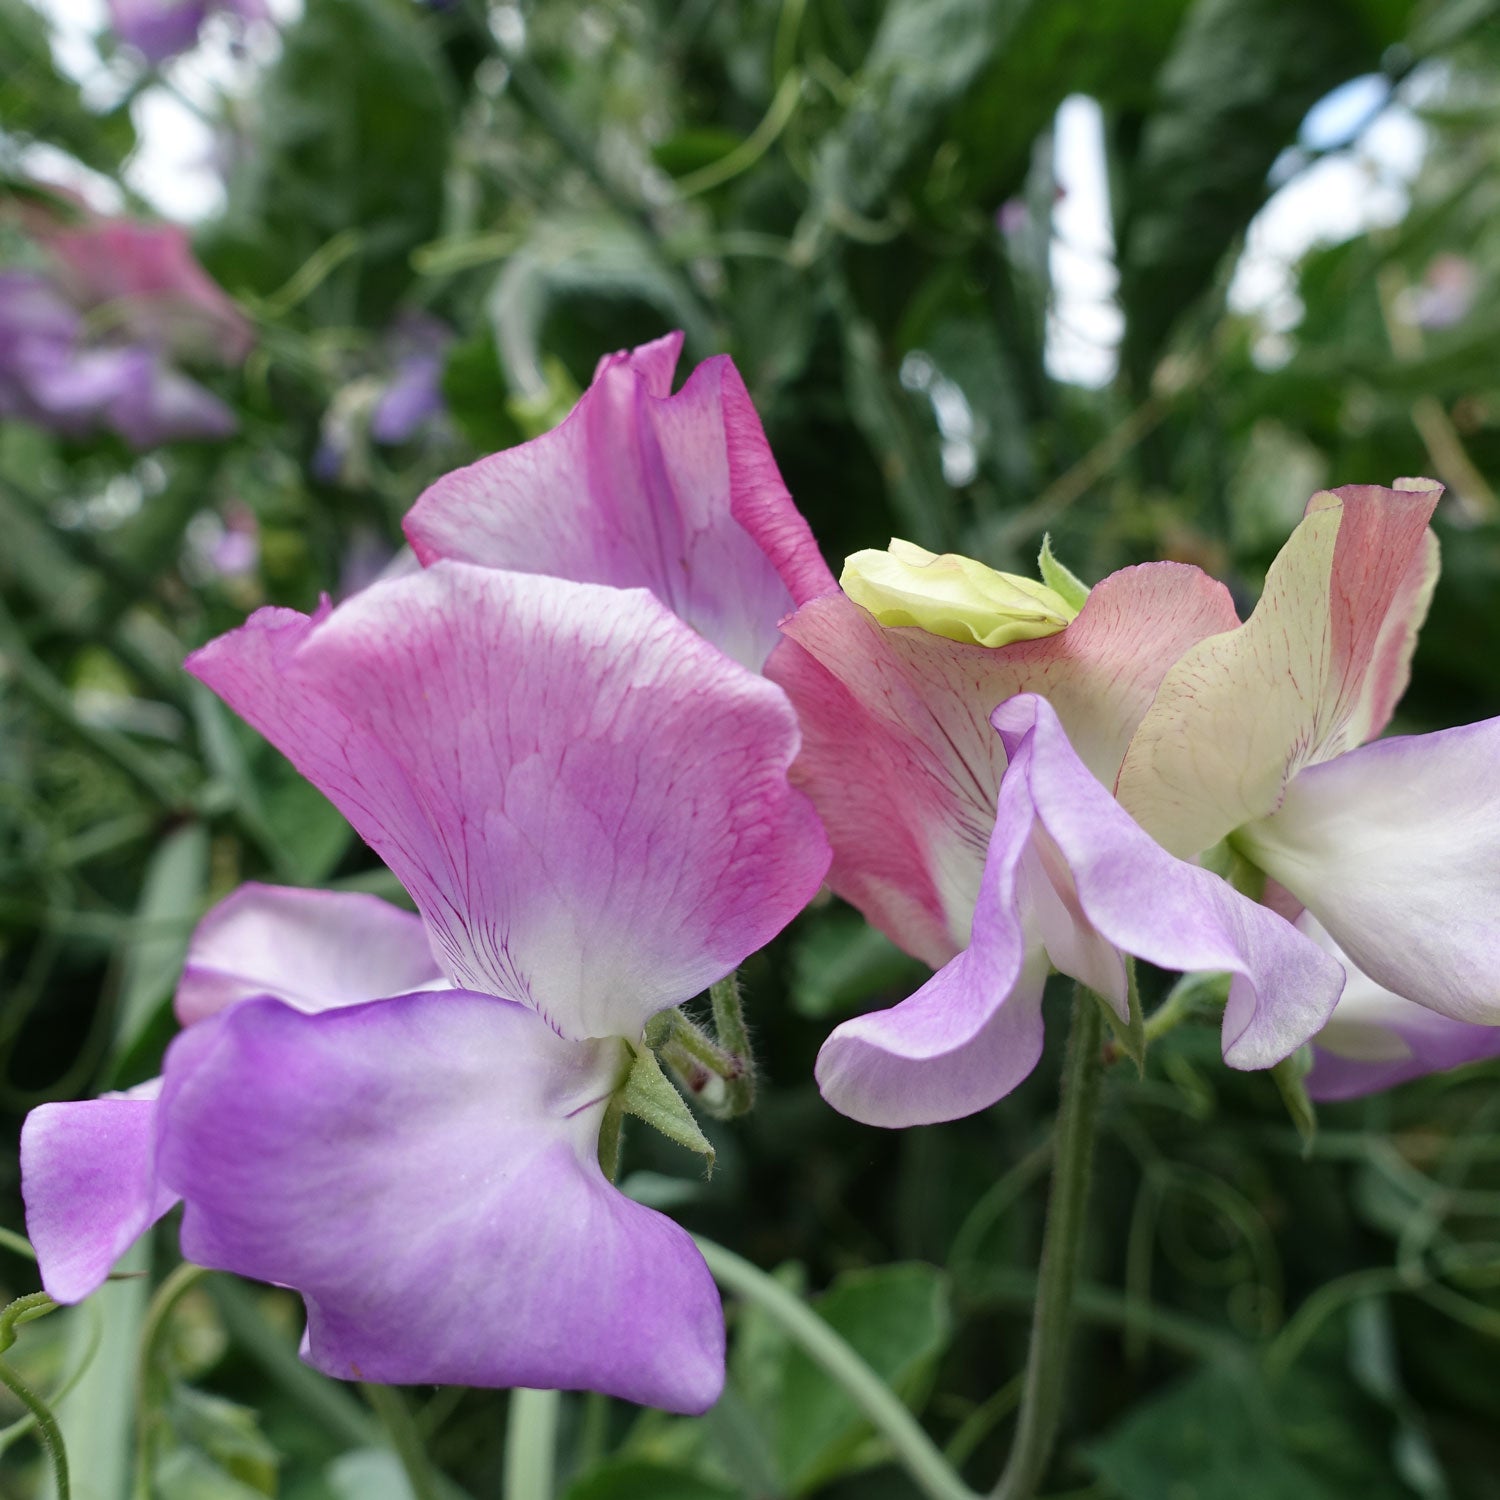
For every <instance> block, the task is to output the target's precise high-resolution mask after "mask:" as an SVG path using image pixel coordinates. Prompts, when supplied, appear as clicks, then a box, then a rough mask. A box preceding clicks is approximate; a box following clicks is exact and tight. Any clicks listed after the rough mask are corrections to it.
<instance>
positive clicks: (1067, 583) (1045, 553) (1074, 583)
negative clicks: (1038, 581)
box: [1036, 531, 1089, 609]
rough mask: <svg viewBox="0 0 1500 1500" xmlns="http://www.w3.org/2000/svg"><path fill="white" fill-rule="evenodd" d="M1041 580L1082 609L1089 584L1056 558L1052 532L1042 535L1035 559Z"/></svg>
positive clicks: (1074, 605)
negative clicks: (1040, 548) (1039, 551)
mask: <svg viewBox="0 0 1500 1500" xmlns="http://www.w3.org/2000/svg"><path fill="white" fill-rule="evenodd" d="M1036 565H1037V569H1038V571H1039V572H1040V573H1041V575H1042V582H1043V583H1045V584H1046V585H1047V587H1048V588H1049V589H1051V590H1052V591H1053V592H1054V593H1057V594H1061V595H1062V596H1063V598H1064V599H1066V600H1067V601H1068V603H1069V604H1071V605H1072V606H1073V608H1074V609H1082V608H1083V606H1084V604H1085V603H1086V602H1087V601H1088V597H1089V586H1088V584H1086V583H1085V582H1084V581H1083V580H1082V579H1081V578H1080V577H1079V576H1078V575H1077V574H1076V573H1075V572H1074V571H1073V570H1072V569H1071V568H1069V567H1067V566H1066V565H1065V564H1063V563H1060V562H1059V561H1058V560H1057V556H1056V554H1055V553H1054V552H1053V551H1052V533H1051V532H1050V531H1049V532H1046V533H1044V534H1043V536H1042V550H1041V553H1040V554H1039V555H1038V557H1037V560H1036Z"/></svg>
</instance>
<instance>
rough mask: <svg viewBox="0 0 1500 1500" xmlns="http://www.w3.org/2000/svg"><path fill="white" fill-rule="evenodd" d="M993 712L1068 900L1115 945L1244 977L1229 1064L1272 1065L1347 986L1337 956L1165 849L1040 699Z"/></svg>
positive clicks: (1229, 1038)
mask: <svg viewBox="0 0 1500 1500" xmlns="http://www.w3.org/2000/svg"><path fill="white" fill-rule="evenodd" d="M994 719H995V727H996V728H997V729H999V731H1000V733H1001V737H1002V738H1003V739H1004V740H1005V744H1006V749H1007V751H1008V752H1009V753H1010V756H1011V770H1010V771H1009V772H1007V774H1006V780H1007V782H1008V781H1009V780H1010V778H1011V776H1012V775H1016V774H1020V775H1024V776H1025V778H1026V780H1027V783H1028V788H1029V793H1030V797H1031V800H1032V804H1033V806H1034V807H1035V809H1036V815H1037V820H1038V823H1039V824H1040V826H1041V827H1042V828H1043V829H1044V830H1045V831H1046V833H1047V835H1048V837H1049V838H1050V839H1051V841H1052V843H1053V844H1054V845H1055V846H1056V851H1057V855H1058V857H1059V859H1060V861H1061V865H1062V868H1063V869H1065V871H1066V875H1067V877H1068V878H1069V879H1070V880H1071V883H1072V891H1069V890H1068V889H1067V888H1066V886H1065V885H1063V884H1062V882H1061V880H1060V875H1061V873H1062V871H1061V870H1060V869H1059V868H1058V867H1056V866H1053V867H1050V868H1049V869H1048V872H1047V873H1048V874H1049V876H1051V877H1052V878H1053V880H1054V881H1055V882H1057V883H1058V884H1059V885H1060V886H1061V889H1060V890H1059V892H1058V894H1059V897H1060V900H1061V902H1062V904H1063V906H1064V907H1067V908H1070V909H1071V908H1072V906H1073V900H1074V899H1076V903H1077V906H1076V909H1077V911H1078V913H1079V915H1080V916H1081V917H1082V919H1083V920H1084V921H1086V922H1087V923H1088V924H1089V925H1090V926H1092V927H1093V928H1094V930H1095V931H1096V932H1097V933H1098V934H1099V935H1100V936H1101V937H1102V938H1104V939H1105V941H1107V942H1108V943H1111V944H1113V945H1114V946H1115V947H1116V948H1118V949H1119V950H1120V951H1121V952H1122V953H1130V954H1134V955H1135V957H1137V958H1143V959H1145V960H1146V961H1147V962H1148V963H1153V964H1157V965H1158V966H1160V967H1161V968H1164V969H1175V970H1180V971H1182V972H1184V973H1192V972H1195V971H1203V970H1227V971H1228V972H1229V973H1231V974H1234V975H1237V976H1239V978H1240V980H1241V983H1240V984H1238V985H1237V986H1235V988H1234V990H1233V991H1232V993H1231V996H1230V1002H1229V1005H1228V1006H1227V1007H1226V1009H1225V1012H1224V1060H1225V1062H1227V1063H1228V1064H1229V1065H1230V1066H1231V1067H1236V1068H1265V1067H1269V1066H1270V1065H1271V1064H1272V1063H1274V1062H1279V1061H1280V1060H1281V1059H1282V1058H1283V1057H1287V1056H1289V1055H1290V1054H1291V1053H1292V1052H1294V1051H1296V1049H1297V1048H1298V1047H1300V1046H1301V1045H1302V1043H1303V1042H1305V1041H1306V1040H1307V1039H1308V1038H1309V1037H1310V1036H1312V1034H1313V1033H1314V1032H1315V1031H1317V1030H1318V1028H1319V1027H1320V1026H1321V1025H1322V1024H1323V1022H1324V1021H1326V1020H1327V1018H1328V1016H1329V1014H1330V1013H1331V1012H1332V1010H1333V1008H1334V1006H1335V1004H1336V1003H1337V1002H1338V997H1339V991H1340V990H1341V989H1342V987H1343V983H1344V972H1343V969H1342V967H1341V966H1340V965H1339V964H1338V963H1336V962H1335V961H1334V960H1333V959H1331V958H1330V957H1329V956H1328V955H1327V954H1326V953H1324V952H1322V950H1321V949H1319V948H1318V947H1317V946H1316V944H1314V943H1312V942H1310V941H1309V940H1308V939H1307V938H1305V937H1303V936H1302V935H1301V934H1300V933H1299V932H1298V931H1297V930H1296V929H1295V928H1294V927H1292V926H1291V925H1290V924H1289V923H1288V922H1286V921H1285V920H1283V919H1282V918H1281V917H1279V916H1277V915H1276V914H1275V913H1274V912H1271V911H1268V910H1267V909H1266V908H1265V907H1263V906H1260V905H1258V904H1257V903H1256V902H1254V901H1250V900H1247V899H1246V898H1245V897H1243V896H1241V895H1240V894H1239V893H1238V892H1236V891H1235V890H1234V889H1233V888H1232V887H1230V886H1229V885H1228V884H1226V883H1225V882H1224V881H1223V880H1221V879H1220V878H1219V877H1218V876H1216V875H1212V874H1210V873H1209V872H1208V871H1207V870H1204V869H1201V868H1200V867H1199V866H1197V865H1191V864H1187V863H1185V862H1184V861H1182V860H1179V859H1176V858H1174V857H1173V856H1172V855H1170V854H1168V853H1167V852H1166V850H1164V849H1163V848H1162V847H1161V846H1160V845H1159V844H1157V843H1156V842H1155V840H1154V839H1152V838H1151V837H1150V836H1149V835H1148V834H1146V833H1145V832H1144V831H1143V830H1142V829H1141V827H1140V826H1139V824H1137V823H1136V822H1135V821H1134V820H1133V819H1132V818H1131V817H1130V816H1129V814H1127V813H1126V812H1125V810H1124V809H1123V808H1122V807H1121V806H1120V805H1119V803H1118V802H1116V801H1115V799H1114V798H1113V797H1111V796H1110V794H1109V793H1108V792H1107V791H1105V789H1104V788H1103V787H1102V786H1100V784H1099V783H1098V782H1097V781H1096V780H1095V779H1094V778H1093V777H1092V776H1091V775H1090V774H1089V772H1088V771H1087V770H1086V769H1085V767H1084V765H1083V763H1082V762H1081V761H1080V760H1079V759H1078V757H1077V755H1076V754H1075V753H1074V752H1073V749H1072V746H1071V745H1069V743H1068V738H1067V736H1066V735H1065V734H1064V733H1063V728H1062V725H1061V724H1060V723H1059V722H1058V719H1057V715H1056V714H1055V713H1054V712H1053V711H1052V709H1051V708H1050V706H1049V705H1048V704H1047V703H1046V702H1045V701H1044V700H1043V699H1041V698H1037V697H1035V696H1033V695H1030V694H1025V695H1022V696H1020V697H1017V698H1013V699H1011V701H1010V702H1009V703H1005V704H1002V705H1001V707H1000V708H998V709H997V710H996V711H995V715H994ZM1048 947H1049V952H1050V953H1051V956H1052V960H1053V962H1054V963H1056V964H1057V965H1058V967H1059V968H1062V969H1063V972H1064V973H1067V972H1070V969H1069V968H1068V967H1065V966H1064V955H1063V954H1061V953H1060V952H1059V951H1058V949H1059V944H1058V943H1057V941H1056V940H1054V939H1052V938H1050V937H1049V939H1048ZM1074 977H1075V978H1081V979H1084V981H1085V983H1088V982H1090V981H1089V980H1088V977H1087V976H1086V975H1081V974H1075V976H1074ZM1115 998H1119V997H1118V996H1116V997H1115Z"/></svg>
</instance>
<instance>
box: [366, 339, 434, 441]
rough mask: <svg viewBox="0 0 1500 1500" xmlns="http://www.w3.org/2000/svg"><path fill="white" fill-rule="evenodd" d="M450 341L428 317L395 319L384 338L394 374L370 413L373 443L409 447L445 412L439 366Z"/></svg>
mask: <svg viewBox="0 0 1500 1500" xmlns="http://www.w3.org/2000/svg"><path fill="white" fill-rule="evenodd" d="M452 342H453V330H452V329H451V328H449V327H448V325H447V324H446V323H444V322H442V320H441V319H438V318H434V317H433V316H431V314H429V313H422V312H407V313H403V314H402V315H401V316H400V317H398V318H397V319H396V322H395V324H394V325H393V326H392V328H391V331H390V333H389V334H388V335H387V338H386V346H387V349H388V352H389V357H390V359H391V361H392V363H393V364H394V366H395V372H394V374H393V375H392V377H391V381H390V384H389V385H387V386H386V388H385V391H384V392H383V393H382V395H381V397H380V399H379V401H377V402H376V403H375V410H374V411H373V412H371V413H370V436H371V437H372V438H374V439H375V441H376V442H377V443H386V444H389V445H392V446H394V445H395V444H397V443H405V442H409V441H410V440H411V439H412V438H414V437H415V436H416V435H417V433H418V432H419V431H421V429H422V428H423V427H425V426H426V425H427V423H428V422H430V421H431V420H432V419H433V418H434V417H435V416H437V415H438V413H439V412H441V411H442V410H443V409H444V407H443V361H444V359H445V357H446V355H447V352H448V346H449V345H450V344H451V343H452Z"/></svg>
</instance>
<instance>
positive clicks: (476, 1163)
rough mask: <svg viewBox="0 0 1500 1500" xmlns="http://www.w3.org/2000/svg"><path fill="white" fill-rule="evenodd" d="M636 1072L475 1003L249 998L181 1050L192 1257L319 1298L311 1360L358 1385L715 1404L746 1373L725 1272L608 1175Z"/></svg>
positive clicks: (182, 1161)
mask: <svg viewBox="0 0 1500 1500" xmlns="http://www.w3.org/2000/svg"><path fill="white" fill-rule="evenodd" d="M626 1061H627V1054H626V1049H625V1047H624V1045H623V1044H622V1043H620V1042H618V1041H605V1042H568V1041H564V1040H562V1039H561V1038H559V1037H557V1036H556V1035H554V1034H553V1033H552V1032H551V1031H550V1030H549V1029H548V1028H547V1027H546V1026H545V1025H544V1024H543V1023H542V1022H541V1021H540V1020H539V1019H538V1018H537V1017H536V1016H535V1015H533V1014H532V1013H531V1012H530V1011H528V1010H526V1009H524V1008H523V1007H521V1006H518V1005H513V1004H511V1003H510V1002H508V1001H504V1000H496V999H494V998H492V997H490V996H487V995H475V994H470V993H466V992H462V991H455V992H452V993H448V994H443V995H432V994H419V995H409V996H401V997H398V998H396V999H391V1000H382V1001H378V1002H376V1003H374V1004H371V1005H366V1006H354V1007H350V1008H348V1009H344V1010H334V1011H324V1012H321V1013H320V1014H318V1015H311V1016H310V1015H305V1014H302V1013H300V1012H298V1011H295V1010H292V1009H291V1008H290V1007H288V1006H285V1005H282V1004H281V1003H280V1002H278V1001H274V1000H250V1001H246V1002H245V1003H244V1004H242V1005H238V1006H235V1007H234V1008H233V1009H231V1010H228V1011H225V1012H223V1013H222V1014H221V1015H219V1016H216V1017H213V1018H212V1019H210V1020H208V1021H205V1022H203V1023H202V1024H201V1025H199V1026H195V1027H193V1028H192V1029H191V1030H190V1031H187V1032H184V1033H183V1034H182V1036H181V1037H179V1038H178V1039H177V1041H176V1042H174V1043H173V1045H172V1048H171V1050H170V1051H169V1053H168V1056H167V1064H166V1087H165V1090H164V1091H163V1095H162V1114H163V1123H162V1144H161V1148H160V1162H159V1164H160V1170H161V1173H162V1176H163V1177H164V1179H165V1180H167V1181H169V1182H170V1183H172V1185H173V1186H174V1187H175V1188H177V1189H178V1190H179V1191H180V1192H181V1193H182V1195H183V1197H184V1199H185V1201H186V1207H185V1211H184V1216H183V1225H182V1243H183V1251H184V1254H186V1255H187V1256H188V1257H189V1258H190V1259H192V1260H194V1261H196V1262H198V1263H199V1264H200V1265H206V1266H212V1267H216V1268H220V1269H224V1270H231V1271H236V1272H239V1273H240V1274H241V1275H245V1276H251V1277H256V1278H258V1279H260V1280H263V1281H272V1282H277V1283H280V1284H282V1285H286V1286H290V1287H293V1288H295V1289H296V1290H297V1291H299V1292H301V1293H302V1295H303V1297H304V1298H305V1299H306V1301H307V1307H308V1339H307V1349H306V1357H307V1358H308V1360H309V1361H310V1362H311V1363H312V1364H313V1365H315V1366H316V1367H317V1368H318V1369H320V1370H323V1371H324V1372H325V1373H327V1374H329V1375H333V1376H336V1377H338V1378H340V1379H345V1380H352V1379H362V1380H376V1381H384V1382H391V1383H399V1384H422V1385H425V1384H452V1385H478V1386H511V1385H525V1386H537V1387H558V1388H563V1389H587V1390H597V1391H603V1392H605V1393H607V1394H609V1395H614V1396H621V1397H624V1398H626V1399H628V1400H632V1401H639V1402H642V1403H645V1404H647V1405H652V1406H660V1407H664V1408H666V1409H668V1410H671V1411H682V1412H700V1411H702V1410H704V1409H705V1408H706V1407H708V1406H709V1405H711V1404H712V1403H713V1401H714V1400H715V1399H716V1398H717V1396H718V1393H719V1389H720V1386H721V1384H722V1382H723V1376H724V1324H723V1314H722V1310H721V1307H720V1303H719V1298H718V1295H717V1293H716V1292H715V1290H714V1285H713V1281H712V1278H711V1277H710V1276H709V1274H708V1269H707V1267H706V1266H705V1265H704V1264H703V1260H702V1257H701V1256H700V1255H699V1254H698V1252H697V1250H696V1249H695V1248H694V1246H693V1243H692V1241H691V1240H690V1239H689V1238H688V1236H687V1235H686V1234H685V1233H684V1232H683V1231H682V1230H681V1229H680V1228H678V1226H677V1225H676V1224H674V1223H672V1221H671V1220H670V1219H667V1218H665V1217H663V1216H662V1215H661V1214H658V1213H655V1212H653V1211H652V1210H650V1209H648V1208H645V1207H643V1206H642V1205H640V1204H637V1203H633V1202H631V1201H630V1200H629V1199H628V1198H626V1197H624V1195H623V1194H621V1193H619V1192H617V1191H616V1190H615V1189H614V1188H613V1187H611V1186H610V1185H609V1183H608V1182H607V1181H606V1180H605V1178H604V1176H603V1174H602V1172H601V1171H600V1169H599V1164H598V1158H597V1151H598V1137H599V1125H600V1120H601V1118H602V1116H603V1112H604V1108H605V1103H606V1100H607V1098H608V1096H609V1094H610V1093H611V1092H612V1090H613V1089H614V1087H615V1086H616V1084H617V1083H618V1081H619V1078H620V1074H621V1072H622V1070H623V1068H624V1066H625V1064H626Z"/></svg>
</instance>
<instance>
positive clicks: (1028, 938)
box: [817, 777, 1049, 1128]
mask: <svg viewBox="0 0 1500 1500" xmlns="http://www.w3.org/2000/svg"><path fill="white" fill-rule="evenodd" d="M1023 791H1024V788H1023V787H1022V784H1021V780H1020V778H1015V779H1014V780H1013V779H1012V778H1009V777H1007V778H1006V780H1005V782H1004V783H1002V785H1001V787H1000V811H999V814H998V816H997V818H996V820H995V836H994V838H993V839H992V840H991V841H990V847H989V854H988V857H987V858H986V860H985V865H984V877H983V881H982V883H981V885H980V891H979V900H978V904H977V905H976V907H975V910H974V918H973V928H974V932H973V937H972V939H971V941H970V943H969V946H968V947H967V948H965V949H964V951H963V952H962V953H960V954H959V955H958V956H957V957H956V958H953V959H951V960H949V962H948V963H946V964H944V965H943V967H942V968H940V969H939V970H938V972H937V973H936V974H934V975H933V976H932V978H931V979H929V980H928V981H927V983H926V984H924V985H923V986H922V988H921V989H919V990H918V991H917V992H916V993H915V994H913V995H911V996H909V997H908V998H907V999H905V1000H903V1001H902V1002H901V1003H900V1004H899V1005H896V1006H893V1007H891V1009H889V1010H883V1011H874V1012H871V1013H870V1014H869V1015H864V1016H856V1017H855V1018H854V1019H853V1020H852V1021H845V1022H844V1023H843V1024H842V1025H841V1026H838V1027H837V1028H835V1030H834V1031H833V1033H832V1035H830V1036H829V1038H828V1040H827V1041H826V1042H824V1044H823V1048H822V1050H821V1051H820V1052H819V1053H818V1062H817V1079H818V1087H819V1089H820V1090H821V1091H822V1094H823V1097H824V1098H825V1099H826V1100H827V1101H828V1102H829V1103H830V1104H831V1105H832V1106H833V1107H834V1108H835V1109H836V1110H838V1111H839V1113H840V1114H845V1115H848V1116H849V1117H850V1118H851V1119H854V1120H859V1121H860V1122H861V1123H863V1124H865V1125H884V1126H888V1127H892V1128H896V1127H900V1126H906V1125H932V1124H935V1123H937V1122H939V1121H942V1120H957V1119H960V1118H962V1117H963V1116H964V1115H971V1114H975V1113H976V1112H977V1111H979V1110H981V1109H986V1108H988V1107H989V1106H990V1105H991V1104H993V1103H994V1102H995V1101H996V1100H997V1099H999V1098H1002V1097H1003V1096H1004V1095H1006V1094H1008V1093H1009V1092H1010V1091H1011V1090H1012V1089H1013V1088H1015V1086H1016V1085H1017V1084H1018V1083H1020V1082H1021V1080H1022V1079H1023V1078H1025V1077H1026V1075H1027V1074H1028V1073H1030V1072H1031V1070H1032V1069H1033V1068H1034V1067H1035V1066H1036V1064H1037V1059H1038V1058H1039V1057H1040V1056H1041V1055H1042V988H1043V986H1044V985H1045V983H1046V980H1047V972H1048V967H1049V965H1048V962H1047V955H1046V953H1045V952H1044V951H1043V949H1042V946H1041V943H1040V942H1039V941H1038V939H1037V937H1036V934H1035V932H1028V931H1027V929H1026V926H1025V924H1024V923H1023V920H1022V914H1021V905H1020V888H1021V886H1022V885H1023V884H1024V881H1025V877H1024V875H1023V874H1022V872H1021V862H1022V859H1023V857H1024V855H1025V853H1026V850H1027V846H1028V843H1029V840H1030V836H1031V829H1032V823H1033V820H1034V815H1033V812H1032V809H1031V807H1030V806H1029V804H1028V803H1027V800H1026V798H1025V797H1024V795H1022V793H1023Z"/></svg>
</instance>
